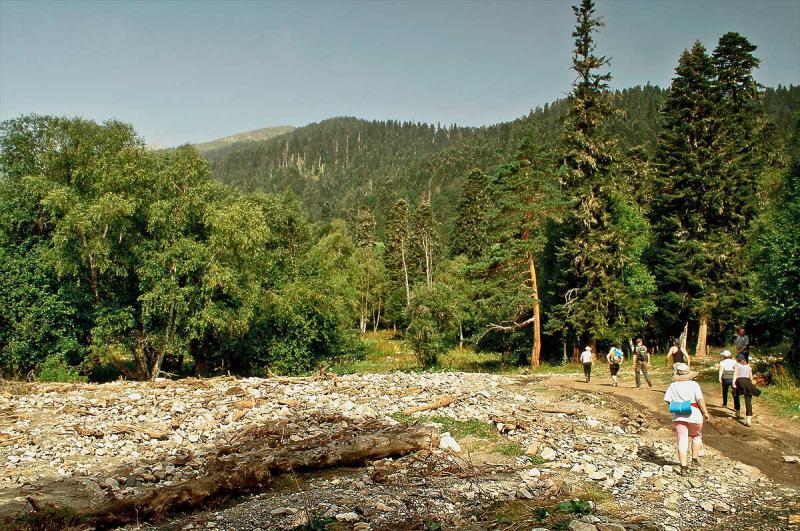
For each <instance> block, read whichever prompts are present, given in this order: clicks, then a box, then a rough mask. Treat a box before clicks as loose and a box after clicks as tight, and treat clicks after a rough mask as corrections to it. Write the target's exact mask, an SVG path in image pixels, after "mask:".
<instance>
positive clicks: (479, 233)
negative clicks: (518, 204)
mask: <svg viewBox="0 0 800 531" xmlns="http://www.w3.org/2000/svg"><path fill="white" fill-rule="evenodd" d="M488 184H489V183H488V179H487V177H486V174H484V173H483V171H481V170H480V169H478V168H475V169H473V170H472V171H470V172H469V175H467V180H466V182H465V183H464V189H463V190H462V191H461V196H460V197H459V199H458V206H457V207H456V220H455V223H454V225H453V232H452V234H451V236H450V242H451V243H450V252H451V253H452V256H458V255H460V254H463V255H465V256H467V257H468V258H470V259H473V260H474V259H475V258H477V257H479V256H480V255H481V253H482V252H483V251H484V250H485V249H486V246H487V239H488V238H487V230H488V224H489V217H490V216H489V211H490V208H491V197H490V193H489V186H488Z"/></svg>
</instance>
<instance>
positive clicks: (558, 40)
mask: <svg viewBox="0 0 800 531" xmlns="http://www.w3.org/2000/svg"><path fill="white" fill-rule="evenodd" d="M597 11H598V14H599V15H601V16H603V17H604V20H605V23H606V27H605V28H604V29H603V30H602V32H601V33H600V34H599V35H598V37H597V43H598V52H599V53H600V54H603V55H606V56H609V57H610V58H611V73H612V75H613V76H614V80H613V82H612V86H613V87H615V88H625V87H630V86H635V85H640V84H645V83H647V82H649V83H651V84H656V85H659V86H664V87H666V86H668V85H669V82H670V79H671V78H672V75H673V72H674V68H675V65H676V64H677V60H678V57H679V55H680V53H681V51H682V50H683V49H685V48H688V47H691V45H692V44H693V43H694V41H695V40H698V39H699V40H700V41H701V42H702V43H703V44H704V45H705V46H706V48H708V49H709V51H710V50H713V48H714V47H715V46H716V42H717V39H718V38H719V37H720V36H721V35H722V34H724V33H725V32H727V31H738V32H739V33H742V34H743V35H745V36H746V37H747V38H748V39H750V41H751V42H752V43H754V44H756V45H757V46H758V50H757V51H756V55H757V56H758V57H759V58H760V59H761V61H762V64H761V68H760V69H759V70H758V71H757V74H756V78H757V79H758V80H759V81H760V82H761V83H762V84H764V85H767V86H775V85H778V84H784V85H787V84H795V85H796V84H800V0H760V1H739V0H676V1H661V0H598V1H597ZM573 25H574V18H573V14H572V11H571V9H570V2H564V1H558V0H548V1H534V0H531V1H495V2H481V1H458V2H456V1H422V0H418V1H414V0H407V1H404V2H389V1H379V0H375V1H346V2H345V1H335V0H328V1H322V2H314V1H303V0H298V1H293V2H269V1H228V2H216V1H202V2H196V1H159V2H151V1H130V2H126V1H121V0H120V1H102V0H95V1H88V2H73V1H69V0H60V1H31V0H28V1H22V2H20V1H17V0H0V119H8V118H12V117H15V116H19V115H20V114H27V113H31V112H35V113H38V114H52V115H66V116H83V117H85V118H91V119H95V120H99V121H102V120H105V119H109V118H116V119H119V120H123V121H125V122H129V123H132V124H133V125H134V127H135V128H136V130H137V131H138V132H139V134H141V135H142V136H143V137H144V138H145V140H146V141H147V142H148V143H151V144H156V145H162V146H173V145H178V144H182V143H185V142H200V141H205V140H211V139H214V138H218V137H222V136H227V135H230V134H235V133H239V132H243V131H248V130H252V129H257V128H261V127H268V126H274V125H295V126H301V125H305V124H307V123H310V122H316V121H319V120H323V119H325V118H330V117H333V116H357V117H361V118H368V119H399V120H413V121H423V122H430V123H437V122H440V123H442V124H452V123H458V124H459V125H484V124H492V123H497V122H501V121H506V120H511V119H514V118H517V117H519V116H521V115H523V114H526V113H527V112H529V111H530V109H532V108H535V107H537V106H539V105H543V104H545V103H547V102H550V101H552V100H554V99H556V98H559V97H562V96H564V95H565V94H566V93H567V92H568V91H569V88H570V84H571V83H572V81H573V79H574V75H573V74H572V72H571V71H570V70H569V66H570V56H571V50H572V41H571V37H570V33H571V31H572V28H573Z"/></svg>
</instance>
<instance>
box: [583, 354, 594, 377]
mask: <svg viewBox="0 0 800 531" xmlns="http://www.w3.org/2000/svg"><path fill="white" fill-rule="evenodd" d="M581 363H583V376H584V377H585V378H586V383H589V380H591V379H592V363H593V360H592V347H586V348H585V349H583V352H581Z"/></svg>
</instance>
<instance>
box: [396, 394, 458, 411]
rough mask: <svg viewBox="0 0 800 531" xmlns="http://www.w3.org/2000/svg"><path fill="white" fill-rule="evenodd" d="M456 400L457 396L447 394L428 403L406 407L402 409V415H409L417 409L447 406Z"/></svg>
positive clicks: (423, 409)
mask: <svg viewBox="0 0 800 531" xmlns="http://www.w3.org/2000/svg"><path fill="white" fill-rule="evenodd" d="M456 400H458V397H457V396H454V395H449V396H445V397H442V398H440V399H439V400H436V401H435V402H431V403H430V404H423V405H421V406H414V407H410V408H408V409H404V410H403V415H411V414H412V413H416V412H418V411H430V410H432V409H439V408H440V407H444V406H449V405H450V404H452V403H453V402H455V401H456Z"/></svg>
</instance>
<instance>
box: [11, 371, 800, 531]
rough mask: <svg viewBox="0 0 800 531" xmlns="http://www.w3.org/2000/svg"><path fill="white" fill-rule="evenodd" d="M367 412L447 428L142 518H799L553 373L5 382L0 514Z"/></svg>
mask: <svg viewBox="0 0 800 531" xmlns="http://www.w3.org/2000/svg"><path fill="white" fill-rule="evenodd" d="M442 399H444V400H442ZM450 399H452V402H451V403H449V404H447V405H444V406H442V407H438V408H436V409H434V410H429V411H420V412H415V413H410V410H411V409H412V408H415V407H417V406H425V405H431V404H434V403H436V402H437V401H442V402H448V401H449V400H450ZM665 414H666V413H665ZM371 419H374V420H381V421H382V422H384V423H386V424H395V423H418V422H421V423H431V424H433V425H435V426H437V427H438V428H439V429H440V431H442V432H449V434H448V433H443V435H442V437H441V442H440V444H439V447H436V448H429V449H425V450H423V451H420V452H416V453H414V454H411V455H407V456H403V457H399V458H395V459H383V460H380V461H376V462H373V463H371V464H369V465H368V466H366V467H362V468H355V469H332V470H328V471H325V472H318V473H310V474H298V475H293V476H284V477H281V478H276V479H275V480H274V481H273V484H272V488H270V489H269V490H268V491H266V492H264V493H261V494H258V495H255V496H252V497H247V498H244V499H241V500H238V501H237V503H230V504H228V505H227V506H225V507H219V508H217V509H216V510H209V511H204V512H201V513H197V514H192V515H183V516H176V517H174V518H173V519H171V520H163V521H161V522H159V523H158V524H152V523H148V524H139V525H138V526H134V527H138V528H150V527H153V526H156V527H160V528H163V529H193V528H194V529H206V528H211V529H230V530H238V529H292V528H303V526H305V527H306V528H311V527H312V526H317V527H316V528H324V527H325V526H327V527H329V528H332V529H413V528H417V529H465V528H471V529H494V528H499V529H533V528H566V527H569V528H571V529H576V530H586V531H592V530H595V529H599V530H612V529H614V530H619V529H698V528H707V529H722V528H729V527H732V526H734V525H735V526H737V527H739V528H743V529H747V528H752V529H756V528H758V529H786V528H787V527H788V526H790V525H796V524H798V523H800V517H799V516H797V514H798V513H800V497H798V492H797V490H796V489H793V488H790V487H788V486H784V485H781V484H776V483H775V482H773V481H772V480H770V479H768V478H767V477H765V476H764V475H762V474H761V472H760V471H759V470H758V469H757V468H754V467H750V466H747V465H744V464H742V463H739V462H737V461H736V460H735V459H732V458H731V457H735V456H724V455H721V454H719V453H718V452H716V451H715V450H714V449H712V448H708V449H707V452H706V456H705V457H704V458H703V459H702V463H701V466H700V467H699V469H695V470H693V471H692V473H691V475H690V476H689V477H688V478H683V477H680V476H679V475H678V473H677V470H676V469H677V467H676V464H675V455H674V453H675V452H674V441H673V435H672V433H671V432H670V431H669V430H667V429H665V428H663V427H661V426H660V424H659V423H658V422H656V420H655V419H652V418H649V416H648V415H645V414H642V413H641V412H639V411H638V410H636V409H634V408H632V407H631V406H630V405H626V404H622V403H619V402H617V401H616V400H615V399H613V398H611V397H609V396H607V395H604V394H601V393H588V392H581V391H576V390H570V389H565V388H561V387H557V386H554V385H552V384H551V383H550V380H547V379H541V378H538V379H537V378H531V377H504V376H498V375H488V374H462V373H422V374H405V373H393V374H384V375H350V376H342V377H335V376H325V377H317V378H294V379H288V378H283V379H257V378H249V379H234V378H215V379H208V380H192V379H187V380H180V381H167V380H165V381H159V382H155V383H136V382H114V383H110V384H103V385H59V384H50V385H44V384H14V385H10V384H7V385H5V386H3V387H2V388H0V471H2V474H0V516H4V517H8V516H11V515H12V514H14V513H17V512H18V511H20V510H24V509H26V508H30V505H29V504H30V502H29V501H28V498H29V497H30V498H33V499H34V500H35V501H36V502H38V503H45V504H47V503H51V504H54V505H60V506H69V507H73V508H75V509H79V510H80V509H86V508H88V507H94V506H97V505H100V504H102V503H104V502H106V501H108V500H109V499H125V498H128V497H134V496H139V495H142V494H144V493H147V492H151V491H153V490H157V489H160V488H163V487H167V486H170V485H175V484H180V483H181V482H186V481H192V480H194V479H195V478H198V477H202V476H203V475H204V474H205V472H206V465H207V463H208V462H209V460H210V459H213V457H214V456H216V455H217V454H218V452H219V450H220V448H223V447H226V446H230V445H232V444H236V443H237V441H241V440H243V438H246V437H247V434H248V433H249V432H253V430H255V429H256V428H260V427H264V426H269V427H272V428H274V429H272V432H273V433H279V434H282V435H281V436H282V437H285V441H287V442H299V441H303V440H305V439H308V438H310V437H319V436H320V435H321V434H322V435H324V434H325V433H326V432H330V431H332V430H334V429H335V430H341V429H343V428H348V427H351V428H352V429H359V428H358V426H360V425H361V423H364V422H367V421H370V420H371ZM253 433H254V432H253ZM798 466H800V465H798Z"/></svg>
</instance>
